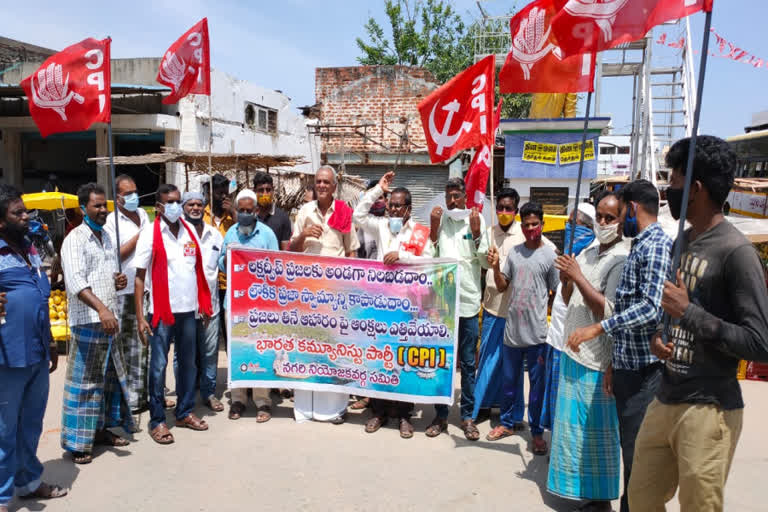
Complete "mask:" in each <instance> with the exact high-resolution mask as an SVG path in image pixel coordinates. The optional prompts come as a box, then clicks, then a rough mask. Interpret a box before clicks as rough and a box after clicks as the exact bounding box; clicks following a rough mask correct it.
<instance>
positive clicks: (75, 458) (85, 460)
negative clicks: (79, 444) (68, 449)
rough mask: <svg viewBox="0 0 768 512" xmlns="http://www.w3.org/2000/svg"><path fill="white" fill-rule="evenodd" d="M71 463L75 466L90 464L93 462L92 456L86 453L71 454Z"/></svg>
mask: <svg viewBox="0 0 768 512" xmlns="http://www.w3.org/2000/svg"><path fill="white" fill-rule="evenodd" d="M72 462H74V463H75V464H90V463H91V462H93V454H91V453H88V452H72Z"/></svg>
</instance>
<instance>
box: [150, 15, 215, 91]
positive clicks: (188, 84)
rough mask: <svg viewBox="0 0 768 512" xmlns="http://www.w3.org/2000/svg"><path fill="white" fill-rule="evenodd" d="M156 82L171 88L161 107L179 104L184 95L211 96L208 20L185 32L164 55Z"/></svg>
mask: <svg viewBox="0 0 768 512" xmlns="http://www.w3.org/2000/svg"><path fill="white" fill-rule="evenodd" d="M156 80H157V81H158V82H160V83H161V84H163V85H167V86H168V87H170V88H171V94H169V95H168V96H166V97H165V98H163V103H165V104H166V105H167V104H170V103H178V102H179V100H180V99H181V98H183V97H184V96H186V95H187V94H205V95H207V96H210V94H211V49H210V45H209V42H208V18H203V19H202V20H200V21H199V22H198V23H197V25H195V26H194V27H192V28H191V29H189V30H187V31H186V32H185V33H184V35H183V36H181V37H180V38H179V39H178V40H176V42H175V43H173V44H172V45H171V47H170V48H168V51H166V52H165V55H164V56H163V60H162V62H161V63H160V68H159V69H158V70H157V78H156Z"/></svg>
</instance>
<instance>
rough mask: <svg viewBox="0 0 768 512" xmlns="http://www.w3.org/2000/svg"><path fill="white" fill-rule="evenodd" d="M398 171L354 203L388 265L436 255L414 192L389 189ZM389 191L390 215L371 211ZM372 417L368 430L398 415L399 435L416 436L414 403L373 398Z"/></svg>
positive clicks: (362, 226)
mask: <svg viewBox="0 0 768 512" xmlns="http://www.w3.org/2000/svg"><path fill="white" fill-rule="evenodd" d="M394 179H395V173H394V172H393V171H389V172H388V173H386V174H385V175H384V176H382V178H381V180H379V182H378V183H377V184H376V186H374V187H373V188H371V189H369V190H368V191H367V192H366V193H365V195H363V198H362V199H361V200H360V202H359V203H358V204H357V206H356V207H355V211H354V214H353V216H352V218H353V219H354V221H355V223H356V224H357V225H358V226H360V229H362V230H364V231H365V234H366V235H367V236H369V237H371V238H372V239H373V240H374V241H375V242H376V246H377V247H378V248H379V257H378V260H379V261H383V262H384V263H386V264H387V265H394V264H399V263H412V262H416V261H419V260H422V259H426V258H431V257H432V255H433V248H432V244H431V243H430V242H429V228H427V227H426V226H422V225H421V224H419V223H417V222H416V221H414V220H413V219H411V193H410V192H409V191H408V189H407V188H403V187H398V188H395V189H394V190H390V186H391V185H392V181H393V180H394ZM386 195H389V196H390V197H389V205H388V206H387V213H388V216H387V217H382V216H379V215H376V214H374V213H370V212H371V205H372V204H375V201H377V198H380V197H383V196H386ZM370 405H371V413H372V417H371V419H370V420H369V421H368V422H367V423H366V425H365V431H366V432H368V433H369V434H372V433H373V432H376V431H377V430H379V429H380V428H381V427H382V426H383V425H384V424H386V423H387V421H388V420H389V416H390V415H393V416H395V417H396V418H397V419H398V421H399V422H400V425H399V430H400V437H402V438H403V439H409V438H411V437H413V425H412V424H411V412H412V411H413V404H412V403H408V402H396V401H392V400H381V399H376V398H372V399H371V401H370Z"/></svg>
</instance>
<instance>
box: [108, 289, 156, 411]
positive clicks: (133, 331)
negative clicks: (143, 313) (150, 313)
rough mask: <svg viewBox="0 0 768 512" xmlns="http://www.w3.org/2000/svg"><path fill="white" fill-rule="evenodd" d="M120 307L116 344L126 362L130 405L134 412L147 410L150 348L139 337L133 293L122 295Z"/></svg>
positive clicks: (126, 380)
mask: <svg viewBox="0 0 768 512" xmlns="http://www.w3.org/2000/svg"><path fill="white" fill-rule="evenodd" d="M118 307H119V308H120V319H119V320H120V332H119V333H118V335H117V336H115V346H116V348H117V350H119V351H120V354H121V355H122V356H123V362H124V363H125V382H126V385H127V388H126V389H127V394H128V405H130V407H131V411H132V412H140V411H145V410H146V409H147V407H148V404H149V402H148V398H147V390H148V386H147V379H148V378H149V374H148V373H147V367H148V365H149V348H148V347H146V346H145V345H144V344H143V343H142V342H141V339H139V330H138V323H137V321H136V303H135V302H134V301H133V295H121V296H120V297H119V302H118Z"/></svg>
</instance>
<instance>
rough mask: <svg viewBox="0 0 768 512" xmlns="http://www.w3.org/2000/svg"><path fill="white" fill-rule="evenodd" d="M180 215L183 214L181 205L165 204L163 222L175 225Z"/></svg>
mask: <svg viewBox="0 0 768 512" xmlns="http://www.w3.org/2000/svg"><path fill="white" fill-rule="evenodd" d="M182 213H184V211H183V210H182V209H181V204H179V203H165V208H164V211H163V216H164V217H165V220H167V221H168V222H170V223H171V224H175V223H176V221H178V220H179V217H181V214H182Z"/></svg>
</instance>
